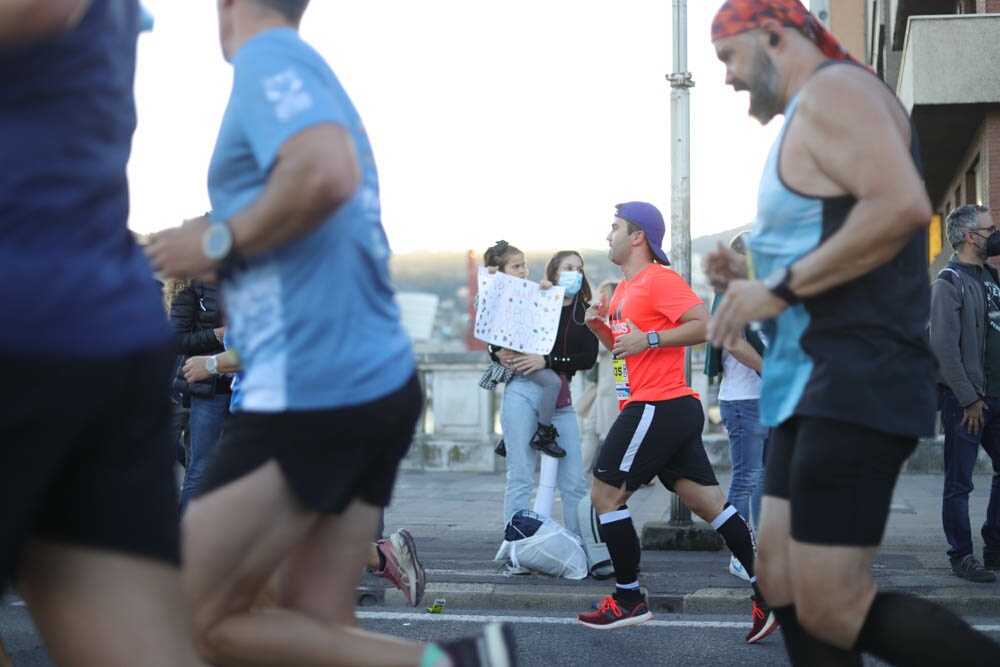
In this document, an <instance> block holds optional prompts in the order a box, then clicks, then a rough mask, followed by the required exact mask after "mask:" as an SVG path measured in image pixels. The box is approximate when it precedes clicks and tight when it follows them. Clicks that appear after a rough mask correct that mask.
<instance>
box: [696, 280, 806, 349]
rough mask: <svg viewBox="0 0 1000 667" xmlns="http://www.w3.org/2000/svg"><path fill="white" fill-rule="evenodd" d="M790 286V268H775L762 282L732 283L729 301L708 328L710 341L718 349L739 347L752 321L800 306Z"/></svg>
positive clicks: (728, 296) (764, 318)
mask: <svg viewBox="0 0 1000 667" xmlns="http://www.w3.org/2000/svg"><path fill="white" fill-rule="evenodd" d="M791 283H792V267H791V266H779V267H776V268H775V269H774V271H772V272H771V274H770V275H768V276H767V277H766V278H764V279H763V280H734V281H732V282H730V283H729V289H727V290H726V298H725V299H723V301H722V305H721V306H719V309H718V310H717V311H716V312H715V314H714V315H712V321H711V322H710V323H709V325H708V340H709V342H711V343H712V345H716V346H725V347H731V346H733V345H736V344H737V342H738V341H739V339H740V338H741V337H742V336H743V329H744V327H746V326H747V325H748V324H750V323H751V322H761V321H764V320H770V319H774V318H775V317H777V316H778V315H780V314H781V312H782V311H784V310H785V309H786V308H788V307H789V306H794V305H796V304H798V303H801V301H802V299H801V298H800V297H799V296H798V295H797V294H796V293H795V292H794V290H792V288H791Z"/></svg>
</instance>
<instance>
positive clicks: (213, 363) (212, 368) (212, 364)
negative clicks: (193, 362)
mask: <svg viewBox="0 0 1000 667" xmlns="http://www.w3.org/2000/svg"><path fill="white" fill-rule="evenodd" d="M205 370H206V371H208V372H209V373H211V374H212V375H218V374H219V360H218V359H216V358H215V357H209V358H208V359H206V360H205Z"/></svg>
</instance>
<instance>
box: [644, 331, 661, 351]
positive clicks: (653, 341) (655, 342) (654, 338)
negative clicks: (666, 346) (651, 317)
mask: <svg viewBox="0 0 1000 667" xmlns="http://www.w3.org/2000/svg"><path fill="white" fill-rule="evenodd" d="M646 342H647V343H649V349H651V350H655V349H656V348H658V347H660V332H659V331H650V332H649V333H647V334H646Z"/></svg>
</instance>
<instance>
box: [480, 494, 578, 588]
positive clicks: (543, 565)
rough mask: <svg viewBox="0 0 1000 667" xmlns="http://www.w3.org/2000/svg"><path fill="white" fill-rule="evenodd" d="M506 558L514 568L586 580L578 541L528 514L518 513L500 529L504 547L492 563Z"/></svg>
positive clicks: (554, 524)
mask: <svg viewBox="0 0 1000 667" xmlns="http://www.w3.org/2000/svg"><path fill="white" fill-rule="evenodd" d="M508 557H509V558H510V561H511V563H513V565H514V567H526V568H528V569H530V570H535V571H536V572H542V573H544V574H549V575H552V576H553V577H565V578H566V579H583V578H585V577H586V576H587V572H588V569H587V554H586V553H585V552H584V551H583V546H582V545H581V543H580V538H579V537H577V536H576V535H574V534H572V533H571V532H569V531H568V530H566V529H565V528H563V527H562V526H561V525H560V524H559V523H557V522H556V521H554V520H552V519H550V518H548V517H546V516H542V515H541V514H538V513H537V512H532V511H531V510H518V511H517V512H514V514H512V515H511V517H510V520H508V521H507V527H506V528H505V529H504V543H503V544H501V545H500V550H499V551H497V555H496V556H495V557H494V559H495V560H504V559H506V558H508Z"/></svg>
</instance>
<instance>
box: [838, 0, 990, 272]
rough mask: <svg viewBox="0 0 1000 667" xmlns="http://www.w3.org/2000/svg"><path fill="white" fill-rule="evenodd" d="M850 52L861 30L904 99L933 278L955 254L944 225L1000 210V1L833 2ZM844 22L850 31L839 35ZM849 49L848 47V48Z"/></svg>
mask: <svg viewBox="0 0 1000 667" xmlns="http://www.w3.org/2000/svg"><path fill="white" fill-rule="evenodd" d="M829 4H830V15H831V22H830V26H831V29H832V30H833V32H834V34H836V35H837V37H838V38H841V37H843V38H844V41H845V43H848V44H849V43H850V39H852V38H853V37H856V36H857V34H858V33H857V32H856V30H857V27H858V26H859V25H860V26H863V32H862V33H861V34H862V35H863V42H862V44H863V51H855V50H854V49H851V50H852V53H853V54H854V55H855V56H856V57H858V58H859V59H861V58H862V56H863V58H864V60H865V62H866V63H867V64H869V65H870V66H871V67H872V68H873V69H874V70H875V71H876V72H877V73H878V74H879V76H881V77H882V78H883V79H884V80H885V81H886V83H888V84H889V85H890V86H891V87H892V88H893V89H894V90H895V91H896V94H897V95H898V96H899V99H900V100H901V101H902V103H903V105H904V106H905V107H906V109H907V111H909V113H910V116H911V117H912V118H913V122H914V125H915V127H916V130H917V137H918V139H919V141H920V148H921V157H922V160H923V164H924V176H925V180H926V183H927V191H928V193H929V195H930V198H931V202H932V205H933V207H934V211H935V213H936V215H935V219H934V222H933V223H932V225H931V227H930V229H929V232H928V263H929V264H930V267H931V275H935V274H936V273H937V269H938V268H940V267H941V266H943V265H944V263H945V262H946V261H947V260H948V257H949V256H950V255H951V247H950V246H949V245H948V241H947V239H946V238H945V233H944V224H943V220H944V217H945V216H946V215H947V214H948V211H950V210H951V209H953V208H954V207H956V206H960V205H962V204H982V205H984V206H990V207H992V208H1000V68H998V67H997V66H996V63H997V62H998V58H1000V39H998V36H1000V0H841V1H840V2H837V1H836V0H829ZM838 14H843V16H842V17H840V19H839V20H840V21H841V24H840V25H842V26H843V28H842V29H843V30H847V31H853V34H852V33H851V32H844V33H840V32H839V30H838V25H837V23H836V20H837V18H838ZM849 48H850V47H849Z"/></svg>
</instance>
